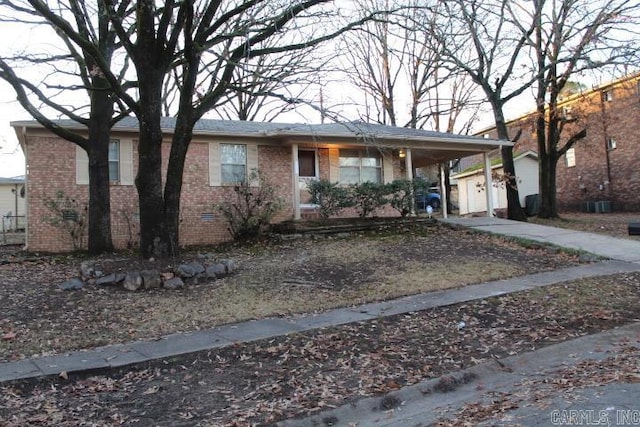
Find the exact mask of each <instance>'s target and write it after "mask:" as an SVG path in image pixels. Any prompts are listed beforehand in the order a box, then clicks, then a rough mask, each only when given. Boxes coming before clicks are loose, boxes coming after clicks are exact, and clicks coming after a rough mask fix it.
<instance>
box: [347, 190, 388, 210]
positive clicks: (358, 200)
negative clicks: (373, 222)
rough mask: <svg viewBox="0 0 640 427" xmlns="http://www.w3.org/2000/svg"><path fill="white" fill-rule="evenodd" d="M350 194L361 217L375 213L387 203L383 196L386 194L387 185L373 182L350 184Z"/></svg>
mask: <svg viewBox="0 0 640 427" xmlns="http://www.w3.org/2000/svg"><path fill="white" fill-rule="evenodd" d="M351 194H352V197H353V201H354V204H355V207H356V211H357V212H358V215H359V216H360V217H361V218H365V217H367V216H369V215H373V214H375V212H376V211H377V210H378V209H379V208H381V207H382V206H384V205H386V204H387V203H388V201H387V199H386V197H385V196H387V195H388V186H387V185H385V184H378V183H375V182H363V183H360V184H354V185H352V186H351Z"/></svg>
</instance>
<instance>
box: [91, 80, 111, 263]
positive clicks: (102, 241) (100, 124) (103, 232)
mask: <svg viewBox="0 0 640 427" xmlns="http://www.w3.org/2000/svg"><path fill="white" fill-rule="evenodd" d="M93 88H94V91H93V92H92V93H91V112H90V115H89V142H88V144H87V156H88V157H89V227H88V233H89V239H88V250H89V253H90V254H93V255H96V254H100V253H104V252H109V251H113V241H112V240H111V195H110V187H109V186H110V181H109V141H110V131H111V117H112V115H113V100H112V99H111V95H110V94H109V92H107V91H106V89H107V88H108V83H107V82H106V81H104V79H100V78H99V77H95V78H94V79H93Z"/></svg>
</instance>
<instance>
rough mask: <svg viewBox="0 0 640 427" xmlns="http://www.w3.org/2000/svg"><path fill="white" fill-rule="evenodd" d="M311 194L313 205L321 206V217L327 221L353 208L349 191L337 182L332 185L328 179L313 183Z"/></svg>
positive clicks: (311, 184) (310, 184) (310, 187)
mask: <svg viewBox="0 0 640 427" xmlns="http://www.w3.org/2000/svg"><path fill="white" fill-rule="evenodd" d="M309 193H310V194H311V203H313V204H316V205H318V206H320V216H321V217H322V218H325V219H326V218H329V217H330V216H331V215H336V214H337V213H338V212H340V211H341V210H342V209H344V208H347V207H350V206H353V203H352V202H351V197H350V194H349V190H348V189H347V188H344V187H340V185H339V184H338V183H337V182H334V183H332V182H330V181H328V180H326V179H321V180H319V181H315V180H314V181H311V182H310V183H309Z"/></svg>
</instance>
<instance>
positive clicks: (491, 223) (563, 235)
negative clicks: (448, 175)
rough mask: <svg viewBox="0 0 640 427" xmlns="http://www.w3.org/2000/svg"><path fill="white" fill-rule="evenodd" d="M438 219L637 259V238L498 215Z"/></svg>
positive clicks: (639, 251)
mask: <svg viewBox="0 0 640 427" xmlns="http://www.w3.org/2000/svg"><path fill="white" fill-rule="evenodd" d="M441 221H442V222H445V223H449V224H454V225H460V226H464V227H468V228H471V229H474V230H479V231H486V232H489V233H494V234H501V235H504V236H511V237H519V238H522V239H527V240H534V241H536V242H543V243H551V244H553V245H556V246H561V247H563V248H571V249H577V250H580V251H585V252H590V253H592V254H595V255H599V256H602V257H605V258H610V259H616V260H619V261H626V262H634V263H639V262H640V239H639V240H631V239H619V238H615V237H610V236H606V235H603V234H595V233H585V232H582V231H575V230H567V229H563V228H556V227H549V226H546V225H538V224H531V223H528V222H519V221H511V220H508V219H501V218H488V217H478V218H448V219H443V220H441Z"/></svg>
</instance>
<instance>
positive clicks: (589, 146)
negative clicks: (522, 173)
mask: <svg viewBox="0 0 640 427" xmlns="http://www.w3.org/2000/svg"><path fill="white" fill-rule="evenodd" d="M603 90H608V91H610V92H611V93H612V96H613V99H612V100H611V101H603V98H602V91H603ZM564 106H569V107H570V108H571V115H572V116H573V117H574V118H575V119H576V121H575V122H573V123H570V124H568V125H567V127H566V129H565V130H564V131H563V140H562V142H561V144H560V146H562V145H564V142H565V141H566V139H567V138H568V137H569V136H570V135H572V134H573V133H575V132H578V131H579V130H581V129H582V128H586V129H587V137H586V138H584V139H582V140H580V141H579V142H578V143H577V144H576V145H575V146H574V148H575V159H576V165H575V166H574V167H567V166H566V159H565V156H563V157H562V158H560V159H559V160H558V164H557V165H558V166H557V168H558V169H557V174H556V177H557V187H556V189H557V198H558V208H559V209H560V210H578V209H580V206H581V203H582V202H585V201H599V200H609V201H611V202H613V209H614V210H617V211H638V210H640V197H639V196H638V194H640V168H639V167H638V162H639V160H640V133H639V132H638V131H637V128H638V123H637V122H638V119H639V118H640V96H639V94H638V76H635V77H632V78H630V79H628V80H626V81H621V82H617V83H615V84H612V85H611V86H609V87H603V88H602V89H599V90H595V91H591V92H587V93H585V94H584V95H582V96H578V97H575V98H572V99H571V100H569V101H567V102H566V103H565V104H564ZM532 120H533V118H532V117H531V116H529V117H527V116H525V117H523V118H520V119H517V120H514V121H512V122H510V123H509V131H510V135H515V134H516V132H517V131H518V129H522V130H523V133H522V136H521V137H520V139H519V140H518V142H517V143H516V145H515V148H514V153H522V152H524V151H527V150H532V151H535V152H538V147H537V142H536V140H535V134H534V133H533V132H532V130H533V122H532ZM487 133H489V135H491V136H492V137H495V136H496V135H495V132H494V131H493V130H490V131H489V132H487ZM609 138H613V139H614V140H615V141H616V142H617V148H616V149H615V150H608V149H607V142H608V139H609ZM480 161H482V159H481V158H479V157H477V156H474V157H472V158H470V159H465V163H464V164H465V166H467V167H468V166H469V163H473V162H480Z"/></svg>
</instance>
